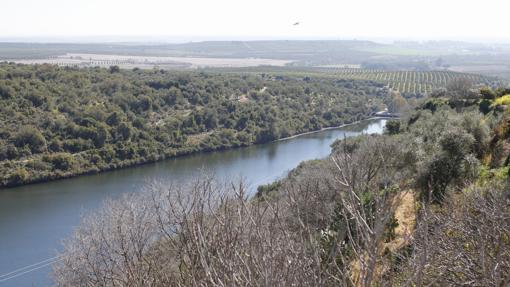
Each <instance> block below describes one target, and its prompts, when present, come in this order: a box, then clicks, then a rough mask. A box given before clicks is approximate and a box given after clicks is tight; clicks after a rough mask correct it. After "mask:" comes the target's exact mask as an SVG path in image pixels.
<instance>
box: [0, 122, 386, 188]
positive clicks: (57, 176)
mask: <svg viewBox="0 0 510 287" xmlns="http://www.w3.org/2000/svg"><path fill="white" fill-rule="evenodd" d="M375 119H383V118H382V117H367V118H366V119H362V120H359V121H355V122H352V123H347V124H343V125H340V126H333V127H325V128H321V129H318V130H311V131H308V132H303V133H298V134H295V135H292V136H290V137H286V138H281V139H278V140H275V141H266V142H258V143H256V142H252V143H251V144H240V145H238V146H219V147H216V148H202V149H194V148H193V147H190V148H188V149H183V150H176V151H175V153H174V154H172V155H166V154H163V155H160V156H159V157H157V158H154V159H144V160H133V161H124V162H122V163H119V164H115V165H108V166H104V167H101V168H98V167H97V166H93V167H91V168H89V169H86V170H81V171H79V172H76V171H70V172H58V173H53V174H46V175H44V176H41V177H36V178H25V179H24V180H16V181H11V182H9V183H7V184H4V183H3V182H0V191H1V190H2V189H8V188H13V187H18V186H24V185H30V184H40V183H45V182H51V181H56V180H62V179H69V178H73V177H78V176H87V175H94V174H98V173H104V172H110V171H113V170H119V169H125V168H133V167H137V166H142V165H146V164H152V163H156V162H161V161H164V160H169V159H174V158H179V157H184V156H190V155H195V154H204V153H210V152H216V151H225V150H231V149H237V148H243V147H248V146H253V145H263V144H267V143H271V142H278V141H286V140H289V139H294V138H297V137H300V136H305V135H309V134H314V133H320V132H324V131H327V130H334V129H340V128H343V127H348V126H352V125H356V124H359V123H362V122H364V121H369V120H375ZM44 156H46V155H42V157H44ZM32 160H33V159H32ZM25 162H26V163H27V164H28V163H29V162H30V161H29V160H25Z"/></svg>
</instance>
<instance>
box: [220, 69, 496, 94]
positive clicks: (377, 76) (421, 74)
mask: <svg viewBox="0 0 510 287" xmlns="http://www.w3.org/2000/svg"><path fill="white" fill-rule="evenodd" d="M213 70H214V71H216V72H222V73H225V72H233V73H248V74H272V75H275V76H278V75H279V76H297V77H325V78H337V79H345V80H363V81H374V82H378V83H381V84H384V85H385V86H387V87H388V88H390V89H392V90H395V91H399V92H400V93H402V94H403V95H405V96H409V97H412V96H417V97H421V96H424V95H426V94H427V93H430V92H431V91H433V90H436V89H440V88H445V87H447V86H448V84H449V83H450V82H452V81H455V80H458V79H466V80H469V81H470V82H472V83H473V84H474V85H488V86H494V85H497V84H499V83H501V80H500V79H498V78H495V77H489V76H484V75H479V74H472V73H460V72H453V71H404V70H401V71H388V70H371V69H358V68H331V67H315V68H304V67H249V68H237V69H236V68H234V69H213Z"/></svg>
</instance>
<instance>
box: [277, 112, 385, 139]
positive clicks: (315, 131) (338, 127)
mask: <svg viewBox="0 0 510 287" xmlns="http://www.w3.org/2000/svg"><path fill="white" fill-rule="evenodd" d="M382 119H388V118H386V117H370V118H367V119H364V120H359V121H355V122H353V123H350V124H343V125H340V126H335V127H326V128H321V129H319V130H314V131H309V132H304V133H299V134H296V135H293V136H290V137H285V138H281V139H277V140H275V142H278V141H286V140H289V139H293V138H297V137H300V136H304V135H310V134H314V133H320V132H323V131H328V130H334V129H340V128H344V127H348V126H352V125H356V124H359V123H362V122H365V121H370V120H382Z"/></svg>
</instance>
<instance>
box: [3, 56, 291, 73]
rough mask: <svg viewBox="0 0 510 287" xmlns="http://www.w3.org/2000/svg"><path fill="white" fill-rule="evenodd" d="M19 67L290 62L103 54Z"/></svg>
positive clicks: (229, 65) (226, 65) (39, 61)
mask: <svg viewBox="0 0 510 287" xmlns="http://www.w3.org/2000/svg"><path fill="white" fill-rule="evenodd" d="M12 61H13V62H16V63H22V64H44V63H47V64H54V65H59V66H76V67H96V66H99V67H109V66H113V65H117V66H119V67H121V68H124V69H132V68H135V67H136V68H141V69H152V68H161V69H179V68H181V69H182V68H238V67H257V66H285V65H286V64H288V63H291V62H292V61H291V60H276V59H260V58H207V57H204V58H201V57H157V56H135V55H107V54H85V53H79V54H78V53H76V54H75V53H67V54H65V55H62V56H56V57H48V58H45V59H20V60H12Z"/></svg>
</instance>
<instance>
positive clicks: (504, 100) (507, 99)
mask: <svg viewBox="0 0 510 287" xmlns="http://www.w3.org/2000/svg"><path fill="white" fill-rule="evenodd" d="M509 104H510V95H504V96H502V97H499V98H497V99H496V100H494V102H493V103H492V105H493V106H501V105H509Z"/></svg>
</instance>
